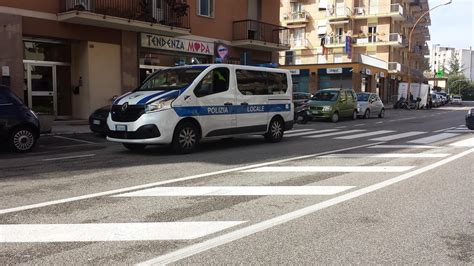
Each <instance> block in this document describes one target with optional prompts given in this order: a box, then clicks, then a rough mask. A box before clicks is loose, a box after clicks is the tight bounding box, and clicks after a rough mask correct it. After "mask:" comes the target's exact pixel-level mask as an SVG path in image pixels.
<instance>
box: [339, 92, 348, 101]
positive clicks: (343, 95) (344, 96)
mask: <svg viewBox="0 0 474 266" xmlns="http://www.w3.org/2000/svg"><path fill="white" fill-rule="evenodd" d="M339 95H341V96H340V100H341V101H347V95H346V92H345V91H341V92H340V93H339Z"/></svg>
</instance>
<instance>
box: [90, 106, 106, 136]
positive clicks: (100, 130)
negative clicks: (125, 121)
mask: <svg viewBox="0 0 474 266" xmlns="http://www.w3.org/2000/svg"><path fill="white" fill-rule="evenodd" d="M111 108H112V106H110V105H107V106H104V107H101V108H99V109H97V110H95V111H94V112H93V113H92V114H91V115H90V116H89V128H90V129H91V131H92V132H94V133H97V134H101V135H105V134H106V133H107V117H108V116H109V113H110V109H111Z"/></svg>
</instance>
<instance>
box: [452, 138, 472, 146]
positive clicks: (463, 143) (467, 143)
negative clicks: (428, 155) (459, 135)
mask: <svg viewBox="0 0 474 266" xmlns="http://www.w3.org/2000/svg"><path fill="white" fill-rule="evenodd" d="M450 146H454V147H474V138H470V139H465V140H461V141H458V142H454V143H451V144H450Z"/></svg>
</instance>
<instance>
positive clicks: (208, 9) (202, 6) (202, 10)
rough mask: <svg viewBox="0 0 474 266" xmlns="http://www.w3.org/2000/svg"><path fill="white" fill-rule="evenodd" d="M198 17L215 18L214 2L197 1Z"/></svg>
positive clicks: (212, 0)
mask: <svg viewBox="0 0 474 266" xmlns="http://www.w3.org/2000/svg"><path fill="white" fill-rule="evenodd" d="M197 1H198V3H197V9H198V15H200V16H205V17H214V0H197Z"/></svg>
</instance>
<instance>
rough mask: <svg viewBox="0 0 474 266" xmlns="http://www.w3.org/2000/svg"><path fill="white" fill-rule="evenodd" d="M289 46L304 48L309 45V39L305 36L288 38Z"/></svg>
mask: <svg viewBox="0 0 474 266" xmlns="http://www.w3.org/2000/svg"><path fill="white" fill-rule="evenodd" d="M289 43H290V45H291V48H306V47H308V46H309V40H308V39H306V38H290V39H289Z"/></svg>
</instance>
